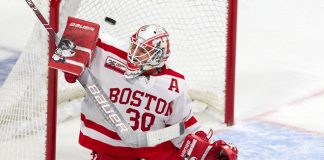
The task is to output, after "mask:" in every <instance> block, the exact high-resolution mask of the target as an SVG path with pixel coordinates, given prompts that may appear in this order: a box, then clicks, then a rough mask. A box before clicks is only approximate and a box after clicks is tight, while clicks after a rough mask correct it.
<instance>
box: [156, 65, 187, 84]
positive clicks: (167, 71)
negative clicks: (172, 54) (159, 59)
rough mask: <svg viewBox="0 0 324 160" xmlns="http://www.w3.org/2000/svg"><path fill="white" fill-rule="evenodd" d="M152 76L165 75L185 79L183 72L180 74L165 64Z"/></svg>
mask: <svg viewBox="0 0 324 160" xmlns="http://www.w3.org/2000/svg"><path fill="white" fill-rule="evenodd" d="M154 76H165V77H169V78H177V79H180V80H182V81H184V80H185V76H184V75H183V74H181V73H180V72H178V71H176V70H174V69H172V68H170V67H169V66H167V65H164V66H163V67H162V68H161V72H160V73H158V74H156V75H154Z"/></svg>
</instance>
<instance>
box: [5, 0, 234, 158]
mask: <svg viewBox="0 0 324 160" xmlns="http://www.w3.org/2000/svg"><path fill="white" fill-rule="evenodd" d="M22 3H24V2H23V1H22ZM34 3H35V4H36V5H37V7H38V8H39V9H40V11H41V12H42V14H43V15H44V17H46V18H47V19H48V16H49V13H48V12H49V2H47V1H40V0H35V1H34ZM26 7H28V6H27V4H26ZM227 11H228V0H119V1H114V0H78V1H74V2H71V1H63V0H62V2H61V13H60V29H61V30H60V33H61V32H62V29H64V27H65V21H66V19H67V16H75V17H78V18H81V19H85V20H89V21H92V22H95V23H99V24H100V25H101V29H102V30H104V31H105V32H107V33H110V34H111V35H113V36H114V37H116V38H118V39H120V40H122V41H128V38H129V36H130V35H131V34H132V33H133V32H135V31H136V29H137V28H139V27H140V26H142V25H144V24H152V23H157V24H160V25H161V26H163V27H165V28H166V29H167V31H168V32H169V34H170V43H171V56H170V65H171V66H173V67H174V68H175V69H176V70H178V71H179V72H180V73H183V74H184V75H185V77H186V80H187V83H188V87H189V89H190V96H191V97H192V98H193V99H194V100H199V101H202V102H204V103H206V104H208V105H209V106H212V107H213V108H216V109H217V110H219V111H220V112H223V110H224V99H225V97H224V96H225V93H224V90H225V83H226V82H225V65H226V40H227ZM105 17H110V18H113V19H115V20H116V21H117V23H116V25H111V24H108V23H107V22H105V21H104V19H105ZM59 35H60V34H59ZM47 54H48V34H47V31H46V30H45V29H44V28H43V26H42V25H41V24H40V23H39V22H36V24H35V28H34V31H33V33H32V35H31V36H30V39H29V41H28V43H27V44H26V47H25V49H24V51H23V53H22V54H21V56H20V58H19V60H18V61H17V63H16V65H15V66H14V68H13V69H12V71H11V73H10V75H9V76H8V78H7V80H6V82H5V83H4V85H3V86H2V87H1V88H0V95H1V96H0V102H1V104H0V159H2V160H11V159H17V160H22V159H23V160H43V159H45V143H46V117H47V114H51V113H48V112H47V95H48V89H47V81H48V80H47V77H48V73H47V71H48V70H47V63H48V55H47ZM59 77H61V76H59ZM58 81H59V85H58V98H57V101H58V104H59V106H62V104H65V103H67V102H68V101H70V100H73V99H76V98H82V96H83V94H84V92H83V90H82V88H81V87H80V85H79V84H74V85H68V84H66V83H65V82H64V80H63V79H62V78H61V79H59V80H58ZM58 116H59V117H58V120H60V119H62V118H60V116H61V115H60V114H58ZM76 136H77V135H76Z"/></svg>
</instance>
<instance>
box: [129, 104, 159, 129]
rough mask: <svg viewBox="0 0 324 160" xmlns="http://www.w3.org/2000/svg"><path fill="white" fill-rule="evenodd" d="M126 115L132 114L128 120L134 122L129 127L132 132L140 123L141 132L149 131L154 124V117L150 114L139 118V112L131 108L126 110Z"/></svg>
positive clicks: (144, 114)
mask: <svg viewBox="0 0 324 160" xmlns="http://www.w3.org/2000/svg"><path fill="white" fill-rule="evenodd" d="M126 113H129V114H133V116H131V117H130V118H129V120H130V121H133V122H134V123H133V125H132V126H131V127H132V128H133V130H134V131H135V130H137V129H138V128H139V125H140V123H141V130H142V131H149V130H150V128H151V126H152V125H153V124H154V120H155V116H154V114H152V113H147V112H145V113H143V115H142V117H141V114H140V112H139V111H138V110H136V109H133V108H128V109H127V110H126Z"/></svg>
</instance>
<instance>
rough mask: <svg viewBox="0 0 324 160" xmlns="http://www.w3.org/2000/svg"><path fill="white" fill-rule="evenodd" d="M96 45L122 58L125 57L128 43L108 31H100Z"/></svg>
mask: <svg viewBox="0 0 324 160" xmlns="http://www.w3.org/2000/svg"><path fill="white" fill-rule="evenodd" d="M97 47H99V48H100V49H102V50H104V51H105V52H106V53H108V54H113V55H115V56H117V57H119V58H121V59H123V60H126V58H127V51H128V44H127V43H125V42H123V41H120V40H119V39H116V38H115V37H113V36H111V35H110V34H108V33H105V32H100V33H99V39H98V42H97Z"/></svg>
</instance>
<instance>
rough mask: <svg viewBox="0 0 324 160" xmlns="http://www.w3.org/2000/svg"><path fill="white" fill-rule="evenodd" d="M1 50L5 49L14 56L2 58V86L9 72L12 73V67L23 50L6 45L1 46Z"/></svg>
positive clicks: (0, 76)
mask: <svg viewBox="0 0 324 160" xmlns="http://www.w3.org/2000/svg"><path fill="white" fill-rule="evenodd" d="M0 51H1V52H2V51H5V52H7V53H8V52H9V53H10V54H12V56H10V57H8V58H6V59H3V60H0V87H1V86H2V84H3V82H4V81H5V80H6V79H7V76H8V74H9V73H10V71H11V69H12V67H13V66H14V65H15V63H16V61H17V59H18V58H19V56H20V53H21V52H20V51H18V50H15V49H12V48H8V47H5V46H0Z"/></svg>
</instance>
